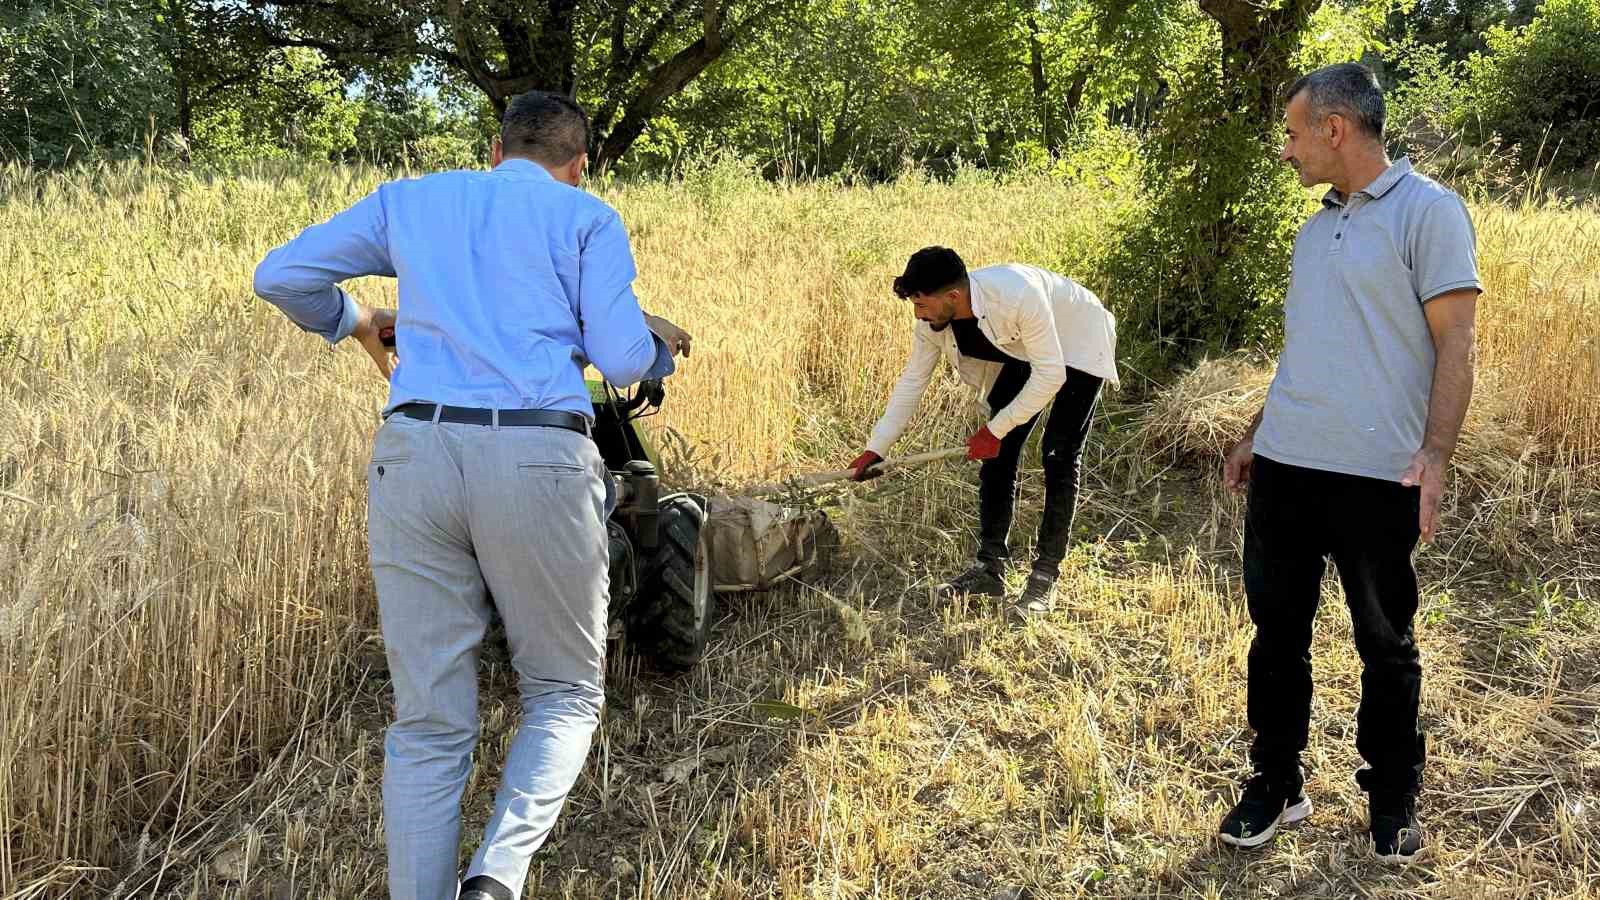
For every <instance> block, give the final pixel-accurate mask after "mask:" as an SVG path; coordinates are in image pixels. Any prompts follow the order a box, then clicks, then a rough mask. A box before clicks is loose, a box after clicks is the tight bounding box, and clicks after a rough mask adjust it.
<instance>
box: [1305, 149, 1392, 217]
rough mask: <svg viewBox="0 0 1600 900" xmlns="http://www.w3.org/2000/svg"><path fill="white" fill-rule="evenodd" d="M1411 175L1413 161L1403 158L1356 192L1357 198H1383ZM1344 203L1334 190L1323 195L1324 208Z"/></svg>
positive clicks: (1342, 198) (1331, 189)
mask: <svg viewBox="0 0 1600 900" xmlns="http://www.w3.org/2000/svg"><path fill="white" fill-rule="evenodd" d="M1410 174H1411V160H1410V158H1408V157H1404V156H1402V157H1400V158H1399V159H1397V160H1395V161H1394V162H1392V163H1390V164H1389V168H1387V169H1384V170H1383V174H1382V175H1379V176H1378V177H1377V178H1374V179H1372V183H1371V184H1369V185H1367V186H1366V187H1364V188H1362V189H1361V190H1359V191H1356V193H1355V196H1357V197H1362V196H1364V197H1366V198H1367V199H1368V200H1376V199H1378V198H1379V197H1382V196H1383V195H1384V194H1387V193H1389V191H1390V190H1392V189H1393V188H1394V186H1395V185H1397V184H1399V183H1400V179H1402V178H1404V177H1406V176H1407V175H1410ZM1344 202H1345V201H1344V197H1343V196H1342V195H1340V193H1339V192H1338V191H1337V190H1336V189H1334V188H1329V189H1328V192H1327V193H1326V194H1323V195H1322V205H1323V206H1343V205H1344Z"/></svg>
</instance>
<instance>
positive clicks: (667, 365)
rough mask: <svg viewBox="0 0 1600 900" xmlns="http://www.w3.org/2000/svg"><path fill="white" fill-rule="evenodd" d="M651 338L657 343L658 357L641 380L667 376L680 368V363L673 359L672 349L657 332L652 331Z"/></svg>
mask: <svg viewBox="0 0 1600 900" xmlns="http://www.w3.org/2000/svg"><path fill="white" fill-rule="evenodd" d="M650 340H651V341H653V342H654V343H655V347H656V358H655V361H654V362H652V363H651V364H650V368H649V369H648V370H646V371H645V373H644V377H643V378H641V379H639V380H640V381H651V380H655V379H660V378H665V377H667V376H668V375H671V374H672V373H673V372H676V371H677V370H678V364H677V363H675V362H673V360H672V351H671V350H668V349H667V344H666V342H665V341H663V340H662V339H661V338H660V337H659V336H657V335H656V333H655V332H653V331H652V332H651V333H650Z"/></svg>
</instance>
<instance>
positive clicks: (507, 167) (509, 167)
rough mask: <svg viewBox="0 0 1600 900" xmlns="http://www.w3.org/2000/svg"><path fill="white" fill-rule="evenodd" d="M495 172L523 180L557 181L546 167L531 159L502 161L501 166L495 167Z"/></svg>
mask: <svg viewBox="0 0 1600 900" xmlns="http://www.w3.org/2000/svg"><path fill="white" fill-rule="evenodd" d="M494 170H495V171H496V172H504V173H506V174H508V175H516V176H519V177H522V178H532V179H534V180H535V181H555V180H556V179H555V176H554V175H551V174H550V170H549V169H546V168H545V167H544V166H541V165H539V164H538V163H536V162H534V161H533V160H531V159H523V158H521V157H518V156H508V157H506V158H505V159H503V160H501V161H500V165H498V166H495V167H494Z"/></svg>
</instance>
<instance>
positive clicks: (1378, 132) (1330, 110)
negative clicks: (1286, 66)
mask: <svg viewBox="0 0 1600 900" xmlns="http://www.w3.org/2000/svg"><path fill="white" fill-rule="evenodd" d="M1301 91H1304V92H1305V94H1306V102H1307V103H1308V104H1310V106H1311V120H1312V121H1313V122H1315V123H1319V124H1320V123H1321V122H1322V121H1323V120H1324V119H1326V118H1328V117H1329V116H1331V115H1336V114H1337V115H1340V116H1343V117H1344V118H1345V120H1346V121H1348V122H1350V123H1352V124H1354V125H1355V126H1356V128H1358V129H1360V130H1361V131H1364V132H1366V133H1367V135H1368V136H1369V137H1372V138H1375V139H1377V140H1383V125H1384V121H1385V119H1386V118H1387V116H1388V113H1387V112H1386V111H1385V109H1384V105H1383V89H1382V88H1380V87H1378V78H1377V76H1376V75H1373V74H1372V70H1371V69H1369V68H1367V67H1366V66H1363V65H1361V64H1360V63H1339V64H1338V65H1332V66H1323V67H1322V68H1320V69H1318V70H1316V71H1315V72H1311V73H1310V74H1308V75H1305V76H1303V77H1301V79H1300V80H1299V81H1296V82H1295V83H1294V86H1293V87H1290V88H1289V96H1288V98H1287V99H1288V100H1293V99H1294V98H1295V96H1296V95H1297V94H1299V93H1300V92H1301Z"/></svg>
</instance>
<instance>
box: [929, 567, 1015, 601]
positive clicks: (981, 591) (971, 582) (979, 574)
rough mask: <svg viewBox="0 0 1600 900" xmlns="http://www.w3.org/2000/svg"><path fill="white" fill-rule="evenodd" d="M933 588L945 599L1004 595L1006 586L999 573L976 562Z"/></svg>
mask: <svg viewBox="0 0 1600 900" xmlns="http://www.w3.org/2000/svg"><path fill="white" fill-rule="evenodd" d="M934 590H936V591H938V592H939V595H940V596H941V597H944V598H945V599H947V600H949V599H954V598H957V597H961V596H968V597H1004V596H1005V593H1006V586H1005V584H1004V583H1003V582H1001V580H1000V575H999V573H997V572H995V571H994V570H993V569H990V568H989V567H988V566H987V565H984V564H983V563H978V564H976V565H974V566H973V567H972V568H970V569H968V570H966V571H965V572H962V573H961V574H960V575H957V576H956V577H954V578H952V579H950V580H949V581H946V582H945V583H944V584H941V585H938V586H936V587H935V588H934Z"/></svg>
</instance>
